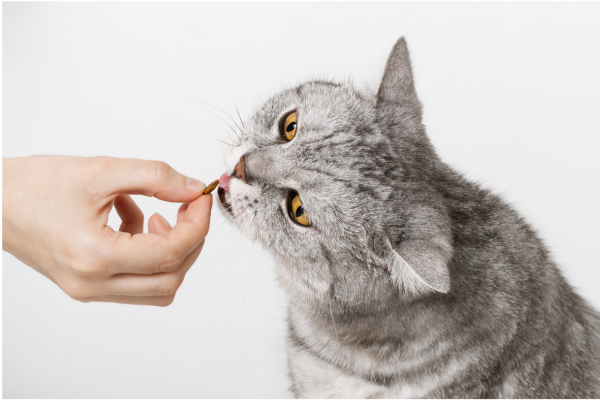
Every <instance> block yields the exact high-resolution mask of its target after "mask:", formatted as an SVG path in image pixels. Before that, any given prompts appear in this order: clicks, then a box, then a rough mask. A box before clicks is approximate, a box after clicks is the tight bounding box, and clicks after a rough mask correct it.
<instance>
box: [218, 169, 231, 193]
mask: <svg viewBox="0 0 600 400" xmlns="http://www.w3.org/2000/svg"><path fill="white" fill-rule="evenodd" d="M230 178H231V176H229V174H228V173H227V172H224V173H223V175H221V177H220V178H219V186H221V187H222V188H223V190H229V179H230Z"/></svg>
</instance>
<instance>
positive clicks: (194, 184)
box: [186, 178, 206, 192]
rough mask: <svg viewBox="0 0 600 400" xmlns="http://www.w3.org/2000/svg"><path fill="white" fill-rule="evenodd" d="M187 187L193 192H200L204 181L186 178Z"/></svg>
mask: <svg viewBox="0 0 600 400" xmlns="http://www.w3.org/2000/svg"><path fill="white" fill-rule="evenodd" d="M186 186H187V188H188V189H190V190H191V191H193V192H201V191H203V190H204V188H205V187H206V184H205V183H204V182H200V181H199V180H198V179H194V178H187V184H186Z"/></svg>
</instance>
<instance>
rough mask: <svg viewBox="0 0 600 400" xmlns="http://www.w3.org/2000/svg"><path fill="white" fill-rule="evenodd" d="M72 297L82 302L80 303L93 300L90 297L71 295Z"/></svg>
mask: <svg viewBox="0 0 600 400" xmlns="http://www.w3.org/2000/svg"><path fill="white" fill-rule="evenodd" d="M70 297H71V298H72V299H73V300H76V301H78V302H80V303H89V302H91V301H92V300H90V299H88V298H86V297H73V296H70Z"/></svg>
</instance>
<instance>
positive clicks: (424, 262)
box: [369, 233, 452, 293]
mask: <svg viewBox="0 0 600 400" xmlns="http://www.w3.org/2000/svg"><path fill="white" fill-rule="evenodd" d="M438 239H439V238H438ZM436 242H437V243H436ZM369 248H370V250H371V251H372V252H373V254H374V255H375V256H376V257H377V258H378V259H380V260H384V261H385V263H386V265H387V268H388V271H389V273H390V277H391V279H392V281H393V282H394V283H395V284H396V285H398V286H399V287H400V288H401V289H403V290H406V291H410V292H413V293H419V292H422V291H423V289H424V288H430V289H433V290H435V291H437V292H440V293H448V292H449V291H450V272H449V270H448V261H449V260H450V258H451V256H452V248H451V246H450V244H449V243H448V242H446V241H444V240H435V241H430V240H427V241H425V240H411V241H404V242H400V243H398V244H393V243H392V242H390V239H389V238H388V237H387V235H385V234H382V233H375V234H373V235H371V237H370V238H369Z"/></svg>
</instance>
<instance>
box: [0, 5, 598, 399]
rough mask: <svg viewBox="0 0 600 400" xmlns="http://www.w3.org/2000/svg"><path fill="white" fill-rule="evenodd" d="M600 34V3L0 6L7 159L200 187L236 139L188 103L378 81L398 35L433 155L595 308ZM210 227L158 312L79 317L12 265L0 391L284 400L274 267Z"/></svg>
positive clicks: (151, 207) (241, 104)
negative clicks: (130, 167) (157, 170)
mask: <svg viewBox="0 0 600 400" xmlns="http://www.w3.org/2000/svg"><path fill="white" fill-rule="evenodd" d="M599 20H600V5H599V4H598V3H596V4H591V3H587V4H575V5H573V4H541V3H536V4H514V3H511V4H496V3H493V4H492V3H486V4H452V3H444V4H437V3H419V4H392V3H385V4H362V3H354V4H347V3H331V4H292V3H288V4H273V3H262V4H251V3H245V4H236V3H228V4H218V5H217V4H195V3H180V4H176V5H171V4H145V3H131V4H127V5H124V4H118V3H105V4H82V3H80V4H73V3H66V4H65V3H63V4H60V5H57V4H52V3H45V4H33V3H20V4H14V3H4V4H3V27H2V30H3V121H2V127H3V138H2V141H3V156H4V157H13V156H24V155H32V154H70V155H80V156H93V155H111V156H118V157H136V158H144V159H160V160H163V161H166V162H168V163H170V164H171V165H172V166H173V167H175V168H176V169H178V170H179V171H180V172H182V173H184V174H187V175H190V176H193V177H196V178H199V179H201V180H203V181H205V182H209V181H212V180H213V179H216V178H217V177H218V176H219V175H220V174H221V173H222V172H223V170H224V166H223V165H224V164H223V162H222V147H221V146H222V145H221V143H220V142H219V141H218V140H216V139H222V138H223V137H224V136H225V135H227V133H228V128H227V126H226V125H225V124H224V123H223V122H222V121H221V120H220V119H219V118H217V117H216V116H215V115H214V114H212V113H211V112H209V110H210V111H214V112H217V113H219V111H218V110H217V109H215V108H212V107H209V106H206V105H203V104H201V103H197V102H194V101H202V102H207V103H210V104H213V105H215V106H217V107H219V108H222V109H223V110H224V111H225V112H227V113H228V114H230V115H232V116H234V115H236V111H235V106H234V104H236V105H237V107H238V108H239V110H240V113H241V115H242V117H245V116H248V115H249V114H250V113H251V112H252V109H253V108H255V107H257V106H258V105H259V104H260V102H261V101H262V100H264V99H265V98H266V96H268V95H269V94H272V93H274V92H275V91H277V90H278V89H281V88H283V87H287V86H289V85H292V84H295V83H299V82H301V81H303V80H305V79H307V78H314V77H320V78H331V79H336V80H341V79H346V78H348V77H349V76H352V78H353V79H354V80H355V81H356V82H359V83H360V82H363V81H365V80H368V81H370V82H376V81H377V79H378V78H379V74H380V72H381V71H382V68H383V63H384V62H385V59H386V57H387V55H388V52H389V50H390V48H391V47H392V45H393V44H394V42H395V41H396V39H397V38H398V37H399V36H401V35H405V36H406V38H407V40H408V44H409V46H410V49H411V55H412V59H413V66H414V70H415V76H416V85H417V91H418V93H419V95H420V98H421V100H422V102H423V104H424V107H425V115H424V120H425V123H426V125H427V127H428V132H429V135H430V137H431V140H432V141H433V143H434V145H435V147H436V149H437V150H438V151H439V153H440V155H441V156H442V158H443V159H444V160H445V161H447V162H448V163H449V164H451V165H453V166H454V167H456V168H457V169H458V170H460V171H462V172H464V173H465V174H466V175H467V176H468V177H469V178H471V179H475V180H478V181H479V182H481V183H482V184H483V185H484V186H485V187H488V188H492V189H493V190H495V191H496V192H497V193H500V194H501V195H503V196H504V198H505V199H506V200H508V201H509V202H510V203H511V204H512V205H513V206H514V207H516V208H517V209H518V210H519V211H520V212H521V214H522V215H524V216H525V217H526V218H527V219H528V221H529V222H530V223H531V224H532V225H533V226H534V227H535V228H536V229H537V230H538V232H539V233H540V235H541V236H542V237H543V238H544V240H545V241H546V243H547V244H548V246H549V248H550V249H551V250H552V253H553V254H554V259H555V260H556V261H557V262H558V263H559V264H560V265H561V266H562V268H563V271H564V272H565V274H566V276H567V277H568V280H569V282H571V284H572V285H573V286H575V287H576V288H577V291H578V292H579V293H581V294H582V295H583V296H584V297H586V298H587V299H588V300H589V301H590V302H591V303H593V304H594V305H595V307H596V308H600V291H599V290H598V284H599V283H600V263H599V261H598V244H599V242H600V231H599V230H598V223H599V222H600V211H599V207H598V204H600V192H599V189H598V183H599V182H600V177H599V171H600V161H599V160H600V157H599V156H598V152H599V150H600V122H599V121H600V113H599V111H600V73H599V71H600V50H599V49H600V24H599V23H598V21H599ZM224 118H226V117H224ZM139 204H140V205H141V206H142V209H143V210H144V211H145V213H146V215H147V216H149V215H150V214H151V213H153V212H155V211H159V212H161V213H162V214H163V215H165V216H166V217H167V219H169V220H170V221H171V222H174V219H175V214H176V209H177V205H173V204H167V203H161V202H159V201H157V200H155V199H146V198H139ZM214 211H215V212H214V214H213V215H215V218H214V220H213V224H212V229H211V231H210V234H209V237H208V238H207V244H206V246H205V248H204V251H203V253H202V255H201V256H200V258H199V260H198V261H197V262H196V265H195V266H194V267H193V268H192V270H191V271H190V272H189V273H188V276H187V277H186V281H185V282H184V284H183V285H182V287H181V288H180V290H179V292H178V295H177V298H176V300H175V302H174V303H173V305H171V306H170V307H167V308H164V309H162V308H150V307H140V306H123V305H112V304H80V303H77V302H75V301H73V300H71V299H70V298H69V297H68V296H66V295H65V294H63V293H62V292H61V291H60V290H59V289H58V288H57V287H56V286H55V285H54V284H53V283H51V282H50V281H48V280H47V279H46V278H44V277H42V276H41V275H39V274H37V273H36V272H34V271H33V270H31V269H30V268H28V267H27V266H25V265H23V264H21V263H20V262H18V261H17V260H16V259H15V258H13V257H12V256H11V255H9V254H6V253H3V257H2V261H3V266H2V270H3V271H2V272H3V287H2V290H3V294H2V296H3V379H4V382H3V384H4V389H3V395H4V396H5V397H289V396H290V393H289V391H288V389H287V388H288V386H289V381H288V379H287V371H286V364H285V363H286V360H285V344H284V338H285V314H286V312H285V307H286V306H285V304H286V299H285V294H284V293H283V292H282V291H281V290H280V289H279V288H278V287H277V285H276V283H275V282H274V275H273V264H272V261H271V260H270V258H269V257H268V255H266V253H264V252H263V251H262V250H261V249H259V248H258V246H257V245H253V244H251V243H249V242H248V241H247V240H246V239H245V238H244V237H242V236H241V235H239V234H238V233H237V232H236V231H234V230H233V228H232V227H230V226H229V225H228V224H226V223H225V220H224V219H223V218H222V216H221V215H220V213H219V212H218V211H217V210H214ZM118 223H119V221H118V217H116V216H115V215H114V214H113V215H112V217H111V220H110V224H111V226H113V227H116V226H118Z"/></svg>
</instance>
